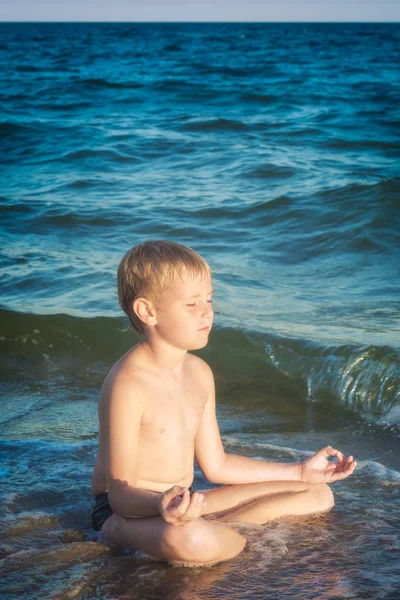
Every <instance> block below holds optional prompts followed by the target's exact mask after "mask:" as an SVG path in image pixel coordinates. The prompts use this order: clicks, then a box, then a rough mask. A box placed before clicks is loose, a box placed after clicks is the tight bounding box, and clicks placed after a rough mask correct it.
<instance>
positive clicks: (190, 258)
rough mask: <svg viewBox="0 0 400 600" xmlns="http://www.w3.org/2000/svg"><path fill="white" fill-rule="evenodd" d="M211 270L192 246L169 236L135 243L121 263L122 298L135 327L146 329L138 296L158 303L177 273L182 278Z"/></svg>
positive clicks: (119, 277) (119, 287) (119, 276)
mask: <svg viewBox="0 0 400 600" xmlns="http://www.w3.org/2000/svg"><path fill="white" fill-rule="evenodd" d="M183 271H185V272H186V273H187V274H188V275H189V277H196V276H197V275H200V274H210V275H211V269H210V267H209V265H208V263H207V262H206V261H205V260H204V258H202V257H201V256H200V255H199V254H197V252H195V251H194V250H192V248H189V247H188V246H182V245H181V244H177V243H175V242H169V241H166V240H149V241H147V242H143V243H142V244H139V245H138V246H134V247H133V248H131V249H130V250H128V252H127V253H126V254H125V255H124V256H123V258H122V260H121V262H120V263H119V266H118V274H117V280H118V298H119V303H120V306H121V308H122V310H123V311H124V312H125V313H126V315H127V316H128V318H129V321H130V324H131V326H132V327H133V329H136V331H139V333H144V327H143V323H142V321H141V320H140V319H139V317H138V316H137V315H136V313H135V312H134V310H133V302H134V300H135V299H136V298H140V297H144V298H146V299H147V300H150V301H151V302H153V303H154V304H155V306H157V303H158V301H159V299H160V296H161V294H162V292H163V290H164V289H165V287H166V285H167V284H168V283H169V282H170V281H171V280H172V279H173V277H174V276H175V274H178V275H179V276H180V277H181V278H182V274H183Z"/></svg>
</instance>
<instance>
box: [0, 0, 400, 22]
mask: <svg viewBox="0 0 400 600" xmlns="http://www.w3.org/2000/svg"><path fill="white" fill-rule="evenodd" d="M0 21H133V22H134V21H136V22H139V21H158V22H168V21H175V22H177V21H197V22H198V21H224V22H228V21H242V22H245V21H392V22H399V21H400V1H399V0H0Z"/></svg>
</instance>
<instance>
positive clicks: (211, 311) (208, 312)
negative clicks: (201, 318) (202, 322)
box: [203, 302, 214, 316]
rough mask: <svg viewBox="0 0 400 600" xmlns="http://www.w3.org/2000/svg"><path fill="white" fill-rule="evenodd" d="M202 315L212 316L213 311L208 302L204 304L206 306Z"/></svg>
mask: <svg viewBox="0 0 400 600" xmlns="http://www.w3.org/2000/svg"><path fill="white" fill-rule="evenodd" d="M203 313H204V314H205V315H207V316H209V315H213V314H214V311H213V307H212V304H210V303H209V302H207V304H206V306H205V308H204V311H203Z"/></svg>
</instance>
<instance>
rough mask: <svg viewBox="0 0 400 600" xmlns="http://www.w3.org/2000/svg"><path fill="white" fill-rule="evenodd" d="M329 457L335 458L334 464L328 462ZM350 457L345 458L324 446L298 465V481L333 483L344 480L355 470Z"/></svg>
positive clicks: (355, 463)
mask: <svg viewBox="0 0 400 600" xmlns="http://www.w3.org/2000/svg"><path fill="white" fill-rule="evenodd" d="M330 456H337V459H338V460H337V461H336V462H329V461H328V458H329V457H330ZM356 465H357V462H356V461H355V460H353V457H352V456H348V457H347V458H346V457H345V456H344V455H343V454H342V453H341V452H340V451H339V450H335V448H332V446H325V448H322V450H320V451H319V452H317V453H316V454H314V456H311V457H310V458H308V459H307V460H304V461H303V462H302V463H300V479H301V481H304V482H305V483H315V484H316V483H333V482H334V481H338V480H339V479H345V478H346V477H348V476H349V475H351V474H352V473H353V471H354V469H355V468H356Z"/></svg>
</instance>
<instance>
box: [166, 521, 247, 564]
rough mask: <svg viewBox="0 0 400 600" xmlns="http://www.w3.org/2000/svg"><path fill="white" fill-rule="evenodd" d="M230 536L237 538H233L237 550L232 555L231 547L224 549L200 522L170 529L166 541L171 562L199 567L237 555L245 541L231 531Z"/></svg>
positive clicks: (213, 533)
mask: <svg viewBox="0 0 400 600" xmlns="http://www.w3.org/2000/svg"><path fill="white" fill-rule="evenodd" d="M232 534H234V536H237V538H238V539H237V540H236V538H235V542H236V546H237V548H236V552H234V553H232V547H230V548H224V547H223V546H224V544H223V543H222V541H221V539H219V538H218V536H217V535H216V533H215V532H214V531H212V530H211V529H209V528H208V527H207V526H205V525H204V523H202V522H201V521H191V522H189V523H187V524H186V525H184V526H182V527H174V528H173V529H172V528H170V529H169V532H168V534H167V536H166V541H167V543H168V545H169V546H170V550H172V554H173V556H174V557H175V558H174V559H173V560H175V561H177V562H186V563H192V564H199V565H201V564H209V563H214V562H219V561H222V560H227V559H228V558H233V556H236V555H237V554H239V552H241V551H242V550H243V548H244V545H245V543H246V540H245V538H243V537H242V536H240V534H238V533H236V532H235V531H233V530H232ZM242 539H243V541H242Z"/></svg>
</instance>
